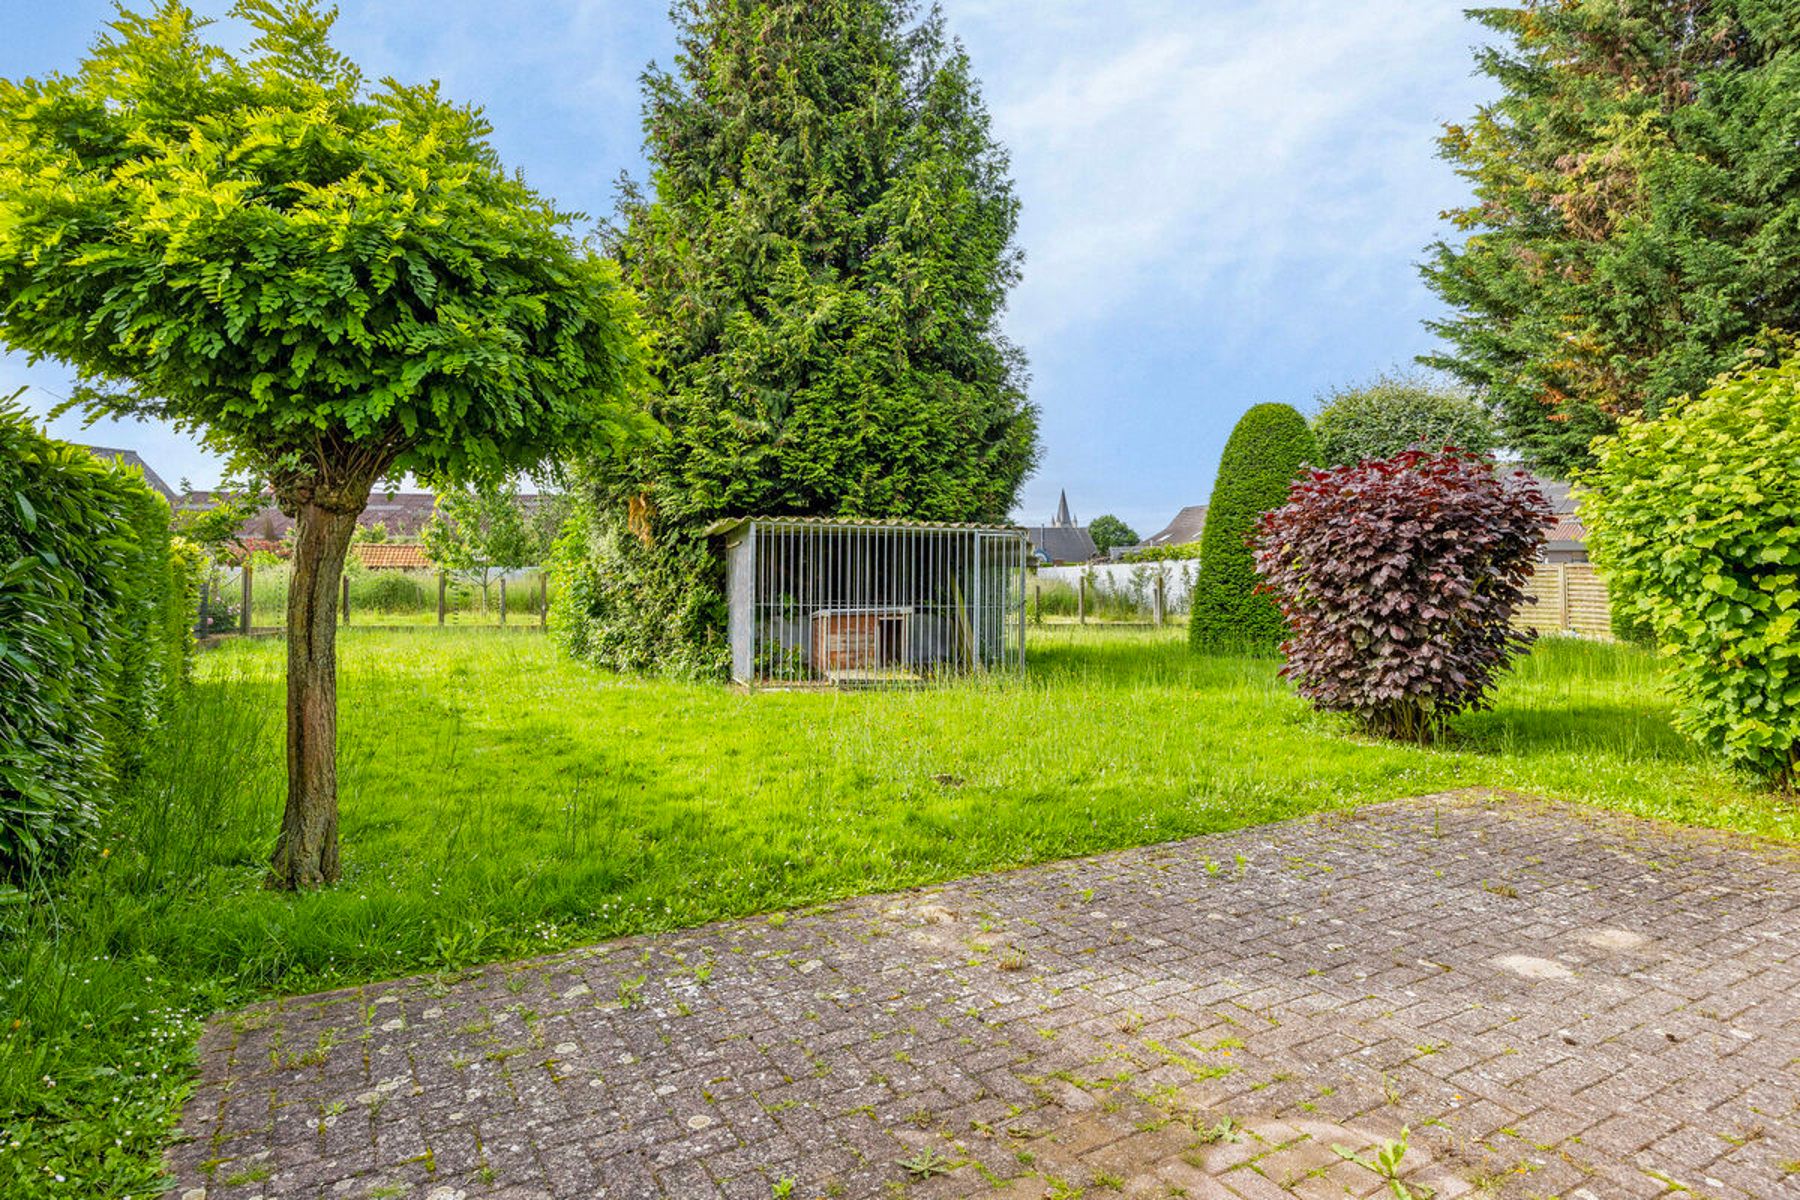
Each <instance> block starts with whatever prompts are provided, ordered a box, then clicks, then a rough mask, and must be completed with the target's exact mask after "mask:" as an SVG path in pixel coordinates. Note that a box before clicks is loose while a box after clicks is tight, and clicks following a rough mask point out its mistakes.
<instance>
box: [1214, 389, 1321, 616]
mask: <svg viewBox="0 0 1800 1200" xmlns="http://www.w3.org/2000/svg"><path fill="white" fill-rule="evenodd" d="M1313 448H1314V444H1313V435H1312V430H1311V429H1310V428H1308V427H1307V424H1306V418H1304V417H1302V416H1301V415H1300V414H1299V413H1298V412H1296V411H1294V409H1293V408H1292V407H1290V406H1289V405H1286V404H1258V405H1256V406H1255V407H1254V408H1252V409H1251V410H1250V411H1249V412H1247V413H1245V414H1244V415H1243V417H1241V418H1240V419H1239V420H1238V423H1237V428H1236V429H1233V430H1232V431H1231V438H1230V440H1229V441H1227V442H1226V443H1225V453H1224V454H1223V455H1221V456H1220V458H1219V474H1218V478H1217V479H1216V480H1214V482H1213V492H1212V501H1211V503H1210V504H1209V505H1208V506H1207V510H1206V529H1205V531H1204V532H1202V533H1201V535H1200V573H1199V575H1198V576H1197V577H1196V578H1195V580H1194V598H1193V606H1192V609H1191V611H1190V614H1189V616H1188V644H1189V645H1190V646H1192V647H1193V648H1194V649H1196V650H1201V651H1205V650H1246V649H1247V650H1273V649H1274V648H1275V647H1276V646H1278V645H1280V644H1281V639H1282V637H1283V636H1285V632H1286V631H1285V630H1284V628H1283V626H1282V623H1281V614H1280V613H1279V612H1277V611H1276V609H1275V605H1274V604H1273V603H1271V602H1270V600H1269V598H1268V597H1267V596H1263V595H1259V594H1257V590H1256V585H1257V577H1256V564H1255V562H1254V561H1252V559H1251V551H1250V542H1249V539H1250V536H1251V535H1252V534H1253V533H1254V532H1255V531H1256V523H1257V521H1258V519H1260V518H1261V516H1262V515H1263V514H1264V513H1266V512H1268V511H1269V510H1270V509H1272V508H1277V507H1279V506H1280V505H1281V503H1282V501H1283V500H1285V499H1286V498H1287V491H1288V484H1290V483H1292V482H1293V479H1294V476H1295V475H1297V474H1299V472H1300V465H1301V464H1302V463H1304V462H1307V461H1309V460H1310V459H1311V458H1312V457H1313Z"/></svg>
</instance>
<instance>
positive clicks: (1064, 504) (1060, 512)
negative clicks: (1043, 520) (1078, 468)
mask: <svg viewBox="0 0 1800 1200" xmlns="http://www.w3.org/2000/svg"><path fill="white" fill-rule="evenodd" d="M1051 524H1052V525H1061V526H1063V527H1064V528H1070V527H1072V526H1073V525H1074V524H1075V518H1074V517H1072V516H1070V515H1069V493H1068V491H1067V489H1065V490H1064V491H1063V493H1062V499H1061V500H1060V501H1059V502H1058V503H1057V505H1056V519H1055V520H1054V521H1052V522H1051Z"/></svg>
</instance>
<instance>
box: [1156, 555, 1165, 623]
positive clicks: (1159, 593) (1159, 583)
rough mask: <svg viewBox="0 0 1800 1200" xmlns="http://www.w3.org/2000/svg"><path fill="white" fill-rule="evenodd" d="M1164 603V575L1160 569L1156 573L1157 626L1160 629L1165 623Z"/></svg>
mask: <svg viewBox="0 0 1800 1200" xmlns="http://www.w3.org/2000/svg"><path fill="white" fill-rule="evenodd" d="M1164 603H1165V602H1164V600H1163V574H1162V570H1161V569H1160V568H1158V570H1157V572H1156V624H1157V626H1158V627H1159V628H1160V627H1161V625H1162V623H1163V609H1164Z"/></svg>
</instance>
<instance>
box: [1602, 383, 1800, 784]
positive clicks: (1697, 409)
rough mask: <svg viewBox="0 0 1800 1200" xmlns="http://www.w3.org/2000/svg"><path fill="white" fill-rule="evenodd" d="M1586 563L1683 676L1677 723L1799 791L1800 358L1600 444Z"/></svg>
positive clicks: (1675, 682) (1676, 680)
mask: <svg viewBox="0 0 1800 1200" xmlns="http://www.w3.org/2000/svg"><path fill="white" fill-rule="evenodd" d="M1595 453H1596V459H1597V465H1596V466H1595V468H1594V470H1593V472H1592V473H1591V474H1590V475H1589V476H1588V477H1587V478H1586V479H1585V480H1584V481H1583V482H1584V483H1585V485H1586V486H1585V489H1584V492H1583V495H1582V500H1581V509H1582V514H1583V516H1584V517H1585V518H1586V521H1587V525H1588V530H1589V542H1588V544H1589V549H1590V552H1591V553H1592V555H1593V557H1594V561H1595V562H1596V564H1598V566H1599V567H1600V569H1601V571H1602V572H1604V573H1605V575H1606V576H1607V582H1608V585H1609V588H1610V590H1611V592H1612V595H1613V602H1614V604H1615V605H1616V606H1618V607H1619V608H1621V609H1623V610H1624V611H1623V612H1621V613H1620V619H1621V620H1624V621H1627V622H1628V623H1631V624H1641V625H1647V626H1648V627H1649V630H1650V632H1651V633H1652V634H1653V635H1654V637H1655V639H1656V642H1657V645H1658V646H1659V648H1660V649H1661V652H1662V653H1663V655H1664V656H1665V657H1667V658H1668V660H1669V662H1670V664H1671V667H1672V670H1671V672H1670V674H1669V679H1670V683H1671V686H1672V687H1673V689H1674V691H1675V693H1676V695H1677V697H1678V698H1679V700H1680V704H1681V707H1680V710H1679V712H1678V715H1677V722H1678V724H1679V725H1680V726H1681V728H1682V729H1684V730H1685V731H1686V732H1688V733H1690V734H1692V735H1693V736H1695V737H1697V738H1699V739H1700V740H1701V741H1702V742H1704V743H1705V744H1706V745H1708V746H1710V747H1711V748H1712V749H1714V750H1715V751H1717V752H1719V753H1721V754H1723V755H1724V757H1725V758H1727V759H1728V760H1730V761H1731V762H1733V763H1735V764H1737V765H1739V766H1741V767H1743V768H1745V769H1747V770H1750V771H1752V772H1754V773H1756V774H1757V775H1760V776H1762V777H1763V778H1766V779H1769V780H1771V781H1773V782H1774V783H1775V784H1776V786H1778V787H1782V788H1789V789H1791V788H1793V787H1794V786H1795V785H1796V783H1797V782H1800V636H1796V635H1797V633H1800V357H1795V358H1790V359H1788V361H1786V362H1784V363H1781V364H1780V365H1778V366H1762V367H1751V368H1747V369H1744V370H1741V371H1739V372H1737V373H1736V374H1734V375H1730V376H1727V377H1723V378H1721V379H1720V380H1719V381H1718V382H1716V383H1715V384H1714V385H1713V386H1712V387H1711V388H1709V389H1707V390H1706V391H1705V392H1704V393H1702V394H1701V395H1700V396H1699V397H1698V398H1696V399H1693V400H1687V401H1682V402H1679V403H1678V404H1676V405H1674V406H1672V407H1671V408H1670V409H1667V410H1665V412H1664V415H1663V416H1662V417H1660V418H1659V419H1657V420H1654V421H1646V420H1642V419H1627V420H1624V421H1622V422H1621V423H1620V426H1619V429H1618V432H1617V433H1616V434H1615V435H1613V436H1612V437H1609V438H1605V439H1602V440H1600V441H1598V442H1596V443H1595Z"/></svg>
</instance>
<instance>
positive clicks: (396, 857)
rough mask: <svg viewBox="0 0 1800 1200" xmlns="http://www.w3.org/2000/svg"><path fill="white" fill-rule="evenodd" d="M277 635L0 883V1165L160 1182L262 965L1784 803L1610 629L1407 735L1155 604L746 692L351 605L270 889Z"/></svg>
mask: <svg viewBox="0 0 1800 1200" xmlns="http://www.w3.org/2000/svg"><path fill="white" fill-rule="evenodd" d="M282 649H283V647H282V644H281V643H280V642H279V641H275V640H267V641H251V642H241V643H229V644H226V645H223V646H221V647H219V648H217V649H214V650H212V651H209V652H208V653H206V654H205V655H204V656H203V657H202V659H201V660H200V663H199V666H198V670H197V680H196V683H195V686H194V689H193V693H192V695H191V697H190V698H189V700H188V701H187V702H186V703H185V704H184V705H183V706H182V707H181V709H180V711H179V712H178V713H176V714H175V716H174V718H173V721H172V723H171V728H170V730H169V736H168V738H167V743H168V746H167V751H168V752H167V753H166V754H165V755H164V756H163V757H162V758H161V759H160V760H159V761H157V762H156V763H154V764H153V766H152V769H151V771H150V773H149V775H148V776H147V777H146V778H145V779H144V780H143V781H142V783H141V785H140V786H139V787H137V788H135V789H134V790H133V791H132V792H131V794H129V795H128V796H126V797H125V798H124V799H123V800H122V802H121V804H120V806H119V808H118V811H117V812H116V813H115V814H114V817H113V818H112V820H111V821H110V823H109V830H108V837H107V841H106V842H105V843H104V845H105V849H106V853H105V855H104V856H96V857H94V858H93V859H92V860H91V861H90V862H88V863H87V864H85V865H84V866H82V867H81V868H80V869H78V870H77V871H76V872H75V873H74V874H73V875H72V876H71V877H70V878H69V879H68V880H66V881H65V882H64V883H63V884H62V885H61V886H60V888H59V890H58V892H57V893H56V896H55V898H54V900H53V901H51V902H44V903H38V904H35V905H32V906H27V907H25V908H20V907H18V906H15V907H14V908H13V909H12V910H11V916H10V918H9V920H10V924H9V925H8V926H7V934H6V937H5V940H4V941H0V975H3V977H4V981H3V983H0V1021H3V1022H4V1032H0V1037H3V1038H4V1040H3V1041H0V1127H3V1128H0V1194H4V1195H7V1196H13V1195H67V1196H91V1195H124V1194H134V1195H139V1196H145V1195H151V1194H154V1190H155V1185H156V1182H157V1178H156V1155H157V1152H158V1150H159V1148H160V1145H161V1142H162V1140H163V1138H164V1136H165V1132H166V1126H167V1122H168V1120H169V1117H170V1115H171V1113H172V1112H173V1109H174V1107H175V1105H176V1104H177V1103H178V1101H179V1098H180V1093H181V1090H182V1086H183V1080H184V1078H185V1073H186V1069H187V1063H188V1061H189V1056H190V1054H191V1040H192V1037H193V1034H194V1032H195V1031H196V1029H197V1027H198V1023H199V1021H200V1020H201V1018H202V1017H203V1015H204V1014H205V1012H207V1011H209V1010H211V1009H214V1008H217V1007H221V1006H226V1005H232V1004H237V1003H240V1002H243V1001H246V1000H249V999H251V998H254V997H255V996H258V995H262V994H267V993H269V992H297V991H305V990H311V989H314V988H320V987H325V986H329V985H332V984H336V983H341V982H345V981H353V980H367V979H375V978H383V977H388V976H393V975H398V974H402V973H406V972H411V971H415V970H419V969H440V968H453V967H457V966H461V965H466V964H469V963H474V962H480V961H485V960H491V959H497V958H504V957H512V956H520V955H524V954H529V953H534V952H538V951H543V950H549V949H554V948H558V947H562V946H567V945H570V944H576V943H580V942H584V941H592V940H596V939H600V938H605V937H609V936H613V935H618V934H624V933H632V932H639V931H645V930H659V929H668V928H675V927H680V926H685V925H692V924H696V923H699V922H703V921H707V920H711V919H715V918H720V917H728V916H735V915H742V914H748V913H756V912H762V911H767V910H772V909H777V908H785V907H791V906H796V905H804V904H808V903H812V902H816V901H821V900H827V899H831V898H835V897H840V896H846V895H851V894H856V893H862V892H871V891H880V890H884V889H890V888H898V887H904V886H908V885H913V884H921V883H927V882H931V881H935V880H941V879H945V878H949V877H953V876H957V875H961V874H965V873H969V872H973V871H980V870H986V869H992V868H999V867H1009V866H1016V865H1021V864H1025V863H1031V862H1039V861H1044V860H1047V859H1053V858H1059V857H1066V856H1070V855H1077V854H1084V853H1090V852H1094V851H1099V850H1105V849H1109V848H1114V847H1122V846H1129V845H1137V844H1143V843H1147V842H1156V841H1165V840H1170V839H1174V838H1180V837H1186V836H1190V835H1194V834H1199V833H1205V832H1211V831H1217V830H1224V829H1230V828H1235V827H1239V826H1242V825H1246V824H1252V823H1257V822H1263V821H1269V820H1275V819H1280V818H1285V817H1292V816H1298V815H1303V814H1306V813H1310V812H1316V811H1319V810H1322V809H1329V808H1343V807H1348V806H1353V805H1358V804H1365V803H1370V802H1375V801H1382V800H1388V799H1392V798H1395V797H1400V796H1407V795H1414V794H1419V793H1423V792H1431V791H1437V790H1442V789H1445V788H1451V787H1458V786H1465V785H1474V784H1487V785H1495V786H1502V787H1510V788H1516V789H1519V790H1523V791H1531V792H1538V793H1543V794H1546V795H1551V796H1558V797H1563V798H1567V799H1571V800H1578V801H1584V802H1589V803H1593V804H1597V805H1603V806H1606V807H1609V808H1614V809H1619V810H1622V811H1627V812H1633V813H1639V814H1643V815H1648V816H1658V817H1666V818H1671V819H1674V820H1679V821H1685V822H1690V823H1695V824H1703V825H1716V826H1723V827H1730V828H1735V829H1741V830H1746V831H1750V832H1754V833H1759V834H1766V835H1773V836H1778V837H1784V838H1793V837H1795V836H1796V835H1797V834H1800V815H1797V814H1796V810H1795V809H1794V808H1793V806H1792V805H1790V804H1787V803H1785V802H1783V801H1781V800H1779V799H1776V798H1774V797H1772V796H1770V795H1769V794H1767V793H1766V792H1762V791H1759V790H1757V789H1755V788H1754V787H1752V786H1750V785H1748V784H1746V783H1745V782H1744V781H1743V780H1740V779H1737V778H1735V777H1733V776H1732V775H1731V774H1729V773H1728V772H1725V771H1723V770H1721V769H1720V768H1718V767H1717V766H1716V765H1715V764H1713V763H1712V762H1711V761H1710V760H1709V759H1708V758H1707V757H1706V756H1705V755H1704V754H1703V753H1701V752H1700V751H1699V750H1697V749H1696V748H1695V747H1694V746H1692V745H1691V744H1690V743H1689V742H1687V741H1686V740H1685V739H1684V738H1682V737H1681V736H1679V735H1678V734H1676V733H1675V732H1674V731H1673V729H1672V728H1671V727H1670V724H1669V707H1668V704H1667V701H1666V700H1665V699H1664V698H1663V696H1662V695H1661V693H1660V690H1659V676H1658V669H1657V665H1656V662H1655V660H1654V658H1653V657H1652V656H1650V655H1648V654H1646V653H1644V652H1643V651H1639V650H1634V649H1631V648H1627V647H1614V646H1600V645H1594V644H1588V643H1580V642H1573V641H1562V640H1547V641H1545V642H1543V643H1541V644H1540V645H1539V647H1538V648H1537V650H1536V651H1535V652H1534V653H1533V654H1532V655H1531V656H1530V657H1529V658H1527V659H1525V660H1523V661H1522V662H1521V663H1520V664H1519V665H1518V668H1517V670H1516V671H1515V672H1514V673H1513V675H1511V676H1510V677H1509V678H1508V680H1507V682H1506V684H1505V686H1504V687H1503V688H1502V690H1501V692H1500V695H1499V700H1498V704H1497V706H1496V708H1495V710H1494V711H1492V712H1490V713H1483V714H1475V715H1471V716H1469V717H1466V718H1464V719H1462V720H1460V721H1459V722H1458V723H1457V725H1456V729H1455V733H1454V736H1453V737H1451V738H1450V739H1449V740H1448V741H1447V742H1445V743H1444V744H1442V745H1439V746H1436V747H1430V748H1419V747H1410V746H1395V745H1390V744H1382V743H1377V742H1373V741H1370V740H1368V739H1366V738H1362V737H1360V736H1357V735H1356V734H1355V733H1354V731H1353V730H1352V729H1351V728H1350V727H1349V726H1348V725H1347V724H1346V723H1345V722H1344V721H1342V720H1340V719H1337V718H1331V717H1324V716H1320V715H1318V714H1315V713H1312V712H1311V711H1310V710H1308V708H1307V707H1306V706H1305V705H1303V704H1302V703H1300V702H1299V701H1297V700H1296V699H1295V698H1294V697H1293V696H1292V694H1291V693H1290V691H1289V690H1288V688H1287V686H1286V685H1285V684H1284V683H1283V682H1282V681H1281V680H1280V679H1279V678H1278V677H1277V676H1276V673H1275V667H1276V664H1275V663H1274V662H1272V661H1268V660H1261V659H1246V658H1232V657H1219V658H1195V657H1193V656H1191V655H1190V654H1189V653H1188V652H1187V650H1186V648H1185V646H1184V645H1183V644H1182V642H1181V640H1180V635H1179V633H1177V632H1174V631H1165V632H1159V631H1125V630H1105V631H1091V630H1082V629H1080V628H1068V627H1063V628H1045V629H1039V630H1034V631H1033V640H1032V645H1031V663H1032V665H1031V670H1030V672H1029V674H1028V675H1027V676H1025V677H1023V678H1018V677H1009V678H1004V679H986V680H977V681H970V682H965V683H959V684H952V685H949V686H943V687H938V688H933V689H929V690H920V691H900V692H881V693H818V692H762V693H758V694H747V693H744V692H741V691H737V690H733V689H727V688H723V687H719V686H712V685H703V684H677V683H670V682H666V681H656V680H644V679H634V678H622V677H618V676H612V675H607V674H604V673H601V672H597V671H593V670H591V669H588V668H586V667H582V666H579V665H577V664H574V663H571V662H570V661H568V660H567V659H566V658H564V657H563V656H562V655H561V653H560V652H559V651H558V650H557V649H556V647H555V646H554V645H553V644H552V643H550V642H548V641H547V640H545V639H544V638H542V637H541V636H540V635H537V634H535V633H526V632H518V633H508V634H503V633H498V632H481V633H477V632H471V631H455V630H449V631H439V630H435V629H434V630H423V631H419V632H378V631H371V630H356V629H352V630H350V631H348V632H346V633H345V634H344V635H343V638H342V641H341V643H340V649H341V664H342V665H341V672H340V689H341V711H342V747H341V764H342V765H341V775H342V792H343V828H342V835H343V849H344V863H345V876H344V880H343V882H342V883H341V884H340V885H339V886H337V887H335V888H332V889H328V890H326V891H323V892H319V893H314V894H307V895H300V896H288V895H282V894H276V893H269V892H265V891H263V890H262V888H261V882H262V875H263V866H264V863H265V862H266V860H267V857H268V854H269V851H270V849H271V846H272V841H273V835H274V831H275V828H276V825H277V819H278V815H279V812H280V804H281V789H282V764H283V744H282V727H281V711H280V704H281V697H282V669H283V668H282V659H281V654H282ZM58 1176H60V1177H61V1178H60V1179H59V1178H58Z"/></svg>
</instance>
